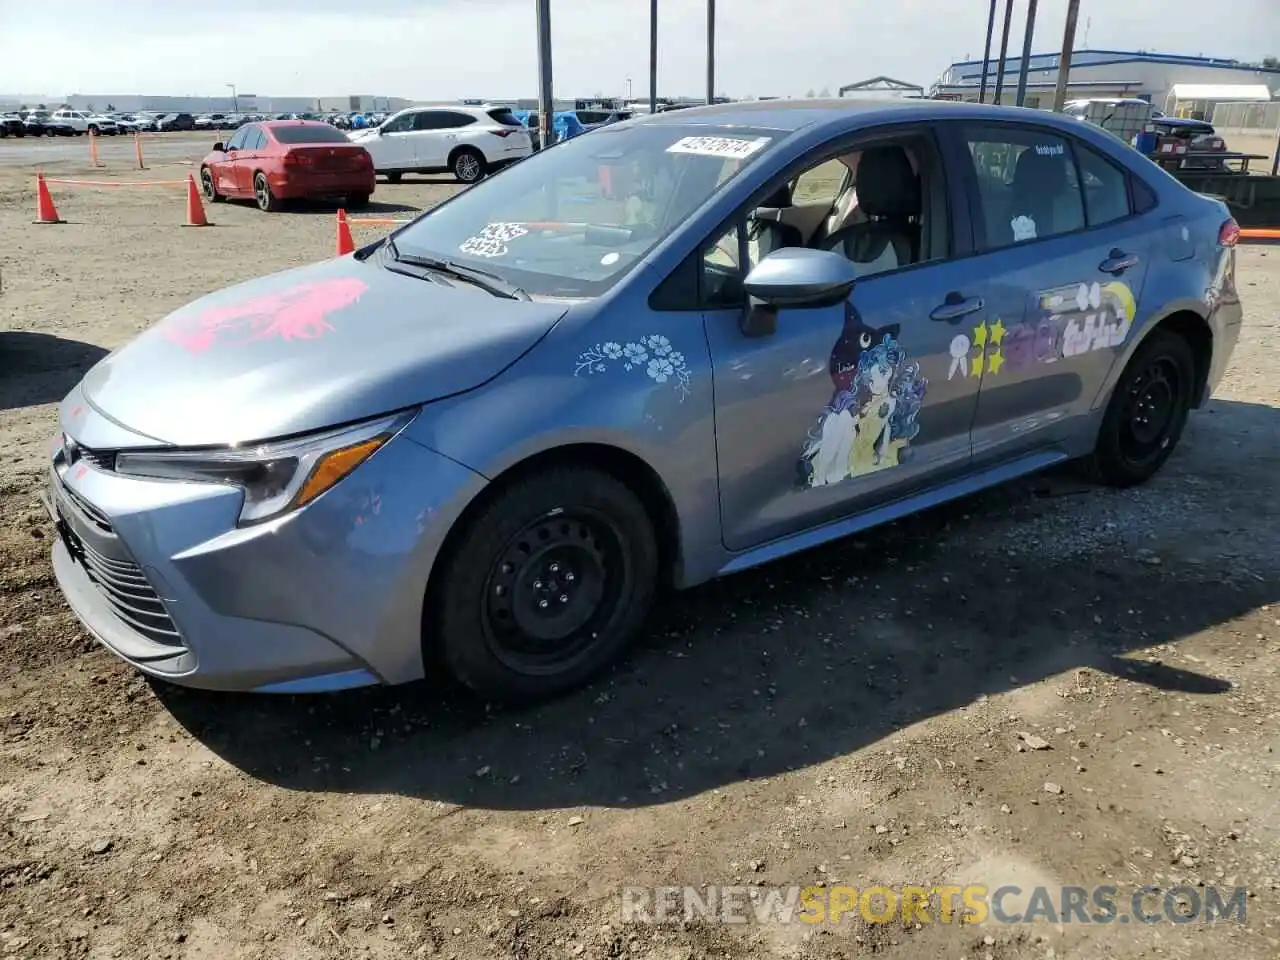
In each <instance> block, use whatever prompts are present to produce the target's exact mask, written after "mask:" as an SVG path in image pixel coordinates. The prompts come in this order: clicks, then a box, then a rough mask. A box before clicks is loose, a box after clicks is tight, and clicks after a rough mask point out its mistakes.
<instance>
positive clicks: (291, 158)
mask: <svg viewBox="0 0 1280 960" xmlns="http://www.w3.org/2000/svg"><path fill="white" fill-rule="evenodd" d="M313 162H314V161H313V160H312V157H311V154H309V153H306V152H304V151H301V150H298V151H294V150H290V151H289V152H288V153H286V154H285V155H284V165H285V166H286V167H309V166H311V164H312V163H313Z"/></svg>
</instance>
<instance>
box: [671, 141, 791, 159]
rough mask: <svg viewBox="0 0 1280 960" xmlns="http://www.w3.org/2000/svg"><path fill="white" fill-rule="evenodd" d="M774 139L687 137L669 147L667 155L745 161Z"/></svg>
mask: <svg viewBox="0 0 1280 960" xmlns="http://www.w3.org/2000/svg"><path fill="white" fill-rule="evenodd" d="M772 139H773V138H772V137H756V138H755V139H754V140H746V139H743V138H742V137H685V138H684V139H682V140H677V141H676V142H675V143H673V144H672V145H671V146H669V147H667V153H693V154H697V155H698V156H700V157H724V158H726V159H730V160H744V159H746V158H747V157H749V156H751V155H752V154H753V153H755V152H756V151H758V150H763V149H764V147H765V145H766V144H767V143H768V142H769V141H770V140H772Z"/></svg>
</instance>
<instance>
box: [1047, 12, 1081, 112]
mask: <svg viewBox="0 0 1280 960" xmlns="http://www.w3.org/2000/svg"><path fill="white" fill-rule="evenodd" d="M1079 15H1080V0H1067V25H1066V27H1065V28H1064V29H1063V31H1062V55H1061V56H1060V57H1058V86H1057V88H1056V89H1055V90H1054V91H1053V110H1054V112H1055V113H1061V112H1062V107H1063V105H1064V104H1066V102H1067V78H1068V77H1069V76H1070V74H1071V52H1072V51H1073V50H1074V49H1075V46H1076V18H1077V17H1079Z"/></svg>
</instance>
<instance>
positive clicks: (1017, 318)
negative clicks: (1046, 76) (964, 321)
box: [958, 125, 1151, 462]
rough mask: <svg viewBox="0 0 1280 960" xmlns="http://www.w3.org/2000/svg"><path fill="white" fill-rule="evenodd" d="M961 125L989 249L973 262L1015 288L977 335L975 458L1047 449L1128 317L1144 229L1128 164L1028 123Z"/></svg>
mask: <svg viewBox="0 0 1280 960" xmlns="http://www.w3.org/2000/svg"><path fill="white" fill-rule="evenodd" d="M958 129H960V130H962V131H963V136H964V140H965V145H964V151H965V152H967V153H968V155H969V156H970V157H971V158H972V159H973V161H974V170H973V174H974V189H973V192H972V193H973V196H974V197H975V198H976V199H977V201H978V203H979V204H980V206H981V214H980V215H979V216H978V217H977V221H978V232H979V237H978V243H979V246H980V247H981V248H982V249H984V250H985V251H987V252H985V253H983V254H982V255H980V256H979V257H977V258H976V259H975V261H974V262H975V263H980V264H982V265H983V268H984V269H989V270H991V271H992V272H993V273H994V274H996V275H997V276H998V277H999V280H1000V287H1001V288H1002V289H1004V290H1007V291H1009V292H1010V293H1012V294H1016V295H1017V297H1018V302H1017V306H1016V308H1013V307H1012V306H1011V308H1010V309H1009V310H1008V311H1006V312H1005V313H1004V314H1003V315H1002V316H1001V317H1000V318H999V320H1000V323H999V325H997V326H989V327H988V328H987V329H986V330H984V331H982V332H981V339H982V340H983V345H984V351H985V354H986V357H987V360H986V362H985V372H984V374H983V377H982V391H981V396H980V398H979V402H978V411H977V416H976V419H975V421H974V430H973V442H974V456H975V458H976V459H977V460H978V461H980V462H981V461H989V460H998V459H1002V458H1005V457H1007V456H1010V455H1016V454H1017V453H1020V452H1023V451H1027V450H1030V449H1032V448H1037V447H1041V448H1042V447H1046V446H1053V445H1055V444H1057V443H1059V442H1060V441H1062V440H1064V439H1065V438H1066V437H1068V436H1070V435H1071V433H1072V431H1073V430H1074V429H1075V428H1076V427H1077V426H1078V424H1079V422H1080V421H1079V418H1080V417H1083V416H1087V415H1088V414H1089V413H1090V411H1091V410H1092V409H1093V407H1094V403H1095V401H1096V400H1097V398H1098V394H1099V391H1100V390H1101V389H1102V386H1103V384H1104V383H1105V381H1106V379H1107V375H1108V373H1109V371H1110V370H1111V368H1112V366H1113V365H1114V364H1115V362H1116V360H1117V358H1118V357H1119V356H1120V355H1121V354H1122V353H1123V352H1124V347H1125V344H1126V342H1127V341H1128V339H1129V335H1130V332H1131V331H1132V330H1133V329H1134V327H1135V325H1136V324H1135V321H1136V320H1137V314H1138V310H1139V302H1140V298H1141V295H1142V286H1143V282H1144V280H1145V278H1146V272H1147V261H1148V257H1149V255H1150V253H1151V245H1150V237H1149V231H1150V229H1151V227H1150V224H1149V222H1148V220H1149V218H1147V217H1144V216H1141V215H1137V214H1136V213H1135V212H1134V211H1133V210H1132V208H1131V205H1130V199H1129V193H1130V191H1129V190H1128V186H1127V183H1126V177H1127V175H1126V174H1125V172H1124V171H1123V170H1121V169H1120V168H1119V167H1117V166H1115V165H1114V164H1112V163H1111V162H1110V161H1108V160H1106V159H1105V158H1104V157H1103V156H1102V155H1101V154H1100V153H1098V152H1096V151H1094V150H1092V149H1090V148H1089V147H1087V146H1086V145H1084V144H1082V143H1080V142H1078V141H1076V140H1075V139H1074V138H1069V137H1063V136H1061V135H1060V134H1058V133H1057V132H1056V131H1054V130H1051V129H1048V128H1039V127H1035V126H1031V125H1028V126H1021V125H1019V126H1016V127H1015V126H1003V125H1002V126H999V127H981V126H970V127H962V128H958Z"/></svg>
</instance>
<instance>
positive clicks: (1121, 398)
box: [1091, 330, 1197, 487]
mask: <svg viewBox="0 0 1280 960" xmlns="http://www.w3.org/2000/svg"><path fill="white" fill-rule="evenodd" d="M1196 382H1197V381H1196V364H1195V356H1194V355H1193V354H1192V352H1191V347H1190V346H1189V345H1188V343H1187V341H1186V339H1184V338H1183V337H1180V336H1178V335H1177V334H1174V333H1169V332H1165V331H1162V330H1158V331H1156V332H1155V333H1153V334H1151V336H1149V337H1148V338H1147V339H1146V341H1144V342H1143V343H1142V345H1141V346H1140V347H1139V348H1138V350H1137V352H1136V353H1135V354H1134V355H1133V358H1132V359H1131V360H1130V361H1129V365H1128V366H1127V367H1126V368H1125V370H1124V372H1123V373H1122V374H1121V375H1120V380H1119V382H1118V383H1117V384H1116V386H1115V390H1114V391H1113V392H1112V394H1111V400H1110V402H1109V403H1108V405H1107V410H1106V413H1105V414H1104V415H1103V420H1102V427H1101V429H1100V430H1099V433H1098V442H1097V446H1096V448H1095V450H1094V454H1093V459H1092V464H1091V465H1092V468H1093V472H1094V473H1095V475H1096V476H1097V477H1098V478H1099V479H1101V480H1102V481H1103V482H1105V483H1108V484H1110V485H1112V486H1117V487H1127V486H1133V485H1134V484H1138V483H1142V482H1143V481H1145V480H1147V479H1149V478H1150V477H1151V476H1152V475H1154V474H1155V472H1156V471H1157V470H1159V469H1160V467H1162V466H1163V465H1164V462H1165V461H1166V460H1168V459H1169V456H1170V454H1172V453H1173V450H1174V448H1175V447H1176V446H1177V444H1178V440H1179V438H1180V437H1181V436H1182V431H1183V428H1184V427H1185V426H1186V423H1187V415H1188V414H1189V413H1190V410H1191V406H1192V404H1193V402H1194V400H1195V390H1196Z"/></svg>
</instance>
